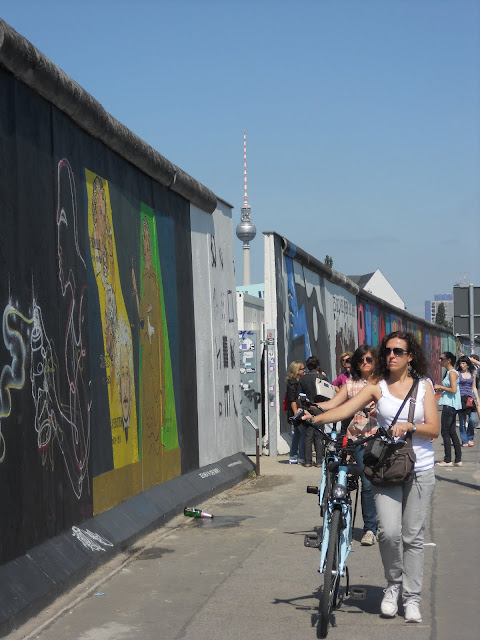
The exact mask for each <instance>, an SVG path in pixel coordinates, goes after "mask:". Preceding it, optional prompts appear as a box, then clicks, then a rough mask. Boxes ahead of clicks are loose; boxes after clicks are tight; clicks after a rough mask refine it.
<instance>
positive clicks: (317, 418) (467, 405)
mask: <svg viewBox="0 0 480 640" xmlns="http://www.w3.org/2000/svg"><path fill="white" fill-rule="evenodd" d="M440 363H441V365H442V366H443V367H444V369H445V374H444V376H443V378H442V380H441V384H434V382H433V381H432V379H431V378H430V377H429V373H428V363H427V359H426V357H425V354H424V352H423V350H422V347H421V345H420V344H419V342H418V341H417V339H416V338H415V336H413V335H412V334H410V333H408V332H401V331H396V332H393V333H391V334H389V335H388V336H385V337H384V338H383V340H382V342H381V344H380V346H379V348H378V350H376V349H374V348H373V347H372V346H370V345H366V344H364V345H361V346H360V347H358V348H357V349H356V350H355V352H353V353H352V352H345V353H342V354H341V356H340V364H341V372H340V374H339V375H338V377H337V378H336V379H335V380H333V382H332V383H331V384H332V385H333V387H334V388H335V392H336V393H335V395H334V396H333V397H332V398H331V399H326V398H323V399H322V398H319V397H318V396H316V389H317V387H316V383H315V379H316V378H320V377H322V378H323V379H325V378H326V376H325V374H324V373H323V372H321V368H320V363H319V361H318V358H316V357H310V358H309V359H307V361H306V365H307V367H305V365H304V364H303V363H302V362H298V361H296V362H293V363H291V365H290V367H289V370H288V375H287V394H288V414H289V416H293V415H295V414H296V413H297V411H298V409H299V408H300V407H301V406H302V402H303V406H304V407H305V406H307V405H308V410H306V411H305V415H304V419H306V422H305V423H300V424H296V425H295V426H294V427H293V429H294V432H293V435H292V444H291V448H290V458H289V461H290V463H291V464H304V465H305V466H306V467H309V466H312V461H313V457H312V453H313V449H314V450H315V456H316V458H315V464H316V466H320V465H321V461H322V457H323V447H322V442H321V437H317V435H316V434H318V430H317V429H316V428H315V427H313V426H312V425H313V424H319V425H324V424H334V423H336V424H337V428H338V425H339V423H341V429H342V430H343V431H344V432H347V434H348V435H349V436H351V437H352V438H353V439H355V438H358V437H360V436H366V435H369V434H371V433H374V432H375V431H376V430H377V428H378V427H379V426H380V427H385V428H390V427H391V431H392V435H393V436H394V437H396V438H400V437H406V436H408V437H410V438H411V440H412V445H413V451H414V453H415V465H414V473H413V474H412V477H411V478H410V479H409V480H408V481H407V482H406V483H405V484H402V485H397V486H378V485H375V486H374V485H372V484H371V483H370V482H369V480H368V479H367V478H366V476H365V474H364V473H362V475H361V504H362V515H363V521H364V532H363V537H362V539H361V544H362V545H364V546H372V545H374V544H375V542H376V541H378V544H379V549H380V555H381V559H382V563H383V567H384V574H385V579H386V581H387V586H386V588H385V590H384V596H383V599H382V602H381V605H380V610H381V614H382V615H383V616H384V617H395V616H396V614H397V611H398V602H399V599H400V598H401V600H402V602H403V610H404V615H405V621H406V622H421V621H422V617H421V612H420V602H421V590H422V579H423V562H424V560H423V555H424V551H423V538H424V529H425V524H426V519H427V513H428V508H429V505H430V503H431V499H432V495H433V489H434V485H435V474H434V466H435V464H436V465H438V466H441V467H443V466H451V467H453V466H461V465H462V460H461V458H462V447H471V446H473V439H474V432H475V416H476V412H477V408H478V407H480V401H479V395H478V389H477V386H478V380H479V377H480V359H479V358H478V357H476V356H475V355H471V356H470V357H467V356H465V355H461V356H460V357H459V358H458V360H457V359H456V358H455V355H454V354H452V353H451V352H449V351H445V352H442V354H441V356H440ZM412 389H415V394H416V402H415V403H414V407H415V410H414V413H413V418H412V417H411V416H412V414H411V413H410V415H409V413H408V403H407V405H405V407H403V408H401V407H402V406H403V404H404V398H405V397H406V395H407V394H408V393H410V392H411V390H412ZM305 398H306V399H307V400H309V402H308V403H304V399H305ZM312 402H313V403H314V405H312V404H310V403H312ZM437 402H438V406H437ZM439 407H441V411H442V413H441V433H442V438H443V444H444V449H445V456H444V460H443V461H439V462H437V463H435V460H434V450H433V440H434V438H437V437H438V435H439V433H440V424H439V419H438V408H439ZM400 409H401V410H400ZM399 410H400V413H399V414H398V411H399ZM396 414H398V418H396V420H395V419H394V417H396ZM457 420H458V427H459V433H460V439H461V443H462V444H460V440H459V438H458V435H457ZM392 422H393V423H394V424H393V426H391V425H392ZM452 445H453V449H454V452H455V458H454V461H452V453H451V449H452ZM363 453H364V445H357V446H356V447H355V454H354V456H355V461H356V463H357V464H358V465H359V466H361V467H362V469H363Z"/></svg>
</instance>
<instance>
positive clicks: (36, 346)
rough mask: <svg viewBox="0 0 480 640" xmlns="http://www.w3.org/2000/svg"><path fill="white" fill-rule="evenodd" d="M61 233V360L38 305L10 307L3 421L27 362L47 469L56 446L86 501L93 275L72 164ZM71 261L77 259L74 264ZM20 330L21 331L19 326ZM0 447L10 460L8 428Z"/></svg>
mask: <svg viewBox="0 0 480 640" xmlns="http://www.w3.org/2000/svg"><path fill="white" fill-rule="evenodd" d="M56 228H57V256H58V278H59V283H60V291H61V296H62V304H61V306H60V312H61V313H60V317H61V325H62V336H63V339H64V342H63V344H62V347H61V358H58V357H57V353H56V349H55V345H54V342H53V339H52V338H51V337H49V336H48V335H47V331H46V329H45V324H44V320H43V316H42V310H41V308H40V306H39V304H38V302H37V300H36V299H34V300H33V302H32V304H31V315H30V316H29V317H27V316H26V315H24V314H22V313H21V312H20V311H19V310H18V309H16V308H15V307H13V306H12V305H11V304H9V305H7V307H6V308H5V310H4V315H3V338H4V344H5V346H6V347H7V349H8V350H9V352H10V354H11V355H12V363H11V365H7V366H6V367H4V368H3V370H2V373H1V383H2V384H1V390H0V408H1V414H0V417H2V418H3V417H7V416H8V415H10V411H11V405H12V401H11V394H10V389H11V388H15V389H22V388H23V387H24V384H25V366H26V363H27V362H28V363H29V368H30V375H29V378H30V385H31V396H32V399H33V405H34V411H35V418H34V427H35V431H36V439H37V447H38V451H39V453H40V456H41V461H42V465H43V466H47V467H48V466H50V468H52V469H53V466H54V452H53V445H54V443H56V444H57V445H58V447H59V449H60V451H61V455H62V458H63V463H64V467H65V469H66V471H67V475H68V478H69V480H70V484H71V487H72V489H73V492H74V494H75V496H76V497H77V498H80V497H81V495H82V490H83V485H84V481H85V478H87V477H88V459H89V452H90V393H89V386H90V383H89V379H88V369H89V367H88V360H87V357H86V349H85V332H86V328H85V313H86V311H85V308H84V306H85V299H86V284H85V280H86V274H85V262H84V260H83V258H82V256H81V252H80V247H79V239H78V221H77V200H76V191H75V183H74V180H73V173H72V170H71V167H70V165H69V163H68V161H67V160H65V159H63V160H61V161H60V162H59V163H58V166H57V210H56ZM72 256H74V258H73V259H72V261H71V263H69V261H70V259H71V257H72ZM79 265H80V266H79ZM82 267H83V268H82ZM14 323H16V324H17V325H18V328H14V327H13V324H14ZM62 383H64V384H63V387H62ZM0 447H1V448H0V461H3V459H4V456H5V440H4V436H3V434H2V432H1V422H0Z"/></svg>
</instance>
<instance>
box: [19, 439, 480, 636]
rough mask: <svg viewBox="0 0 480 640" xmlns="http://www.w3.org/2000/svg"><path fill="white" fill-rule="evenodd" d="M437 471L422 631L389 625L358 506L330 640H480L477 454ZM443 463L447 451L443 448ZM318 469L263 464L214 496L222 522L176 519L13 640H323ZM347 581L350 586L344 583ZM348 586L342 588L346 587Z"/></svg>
mask: <svg viewBox="0 0 480 640" xmlns="http://www.w3.org/2000/svg"><path fill="white" fill-rule="evenodd" d="M479 434H480V432H479V431H476V436H477V441H476V443H475V447H473V448H470V449H463V453H464V466H463V467H461V468H454V469H445V468H438V467H437V471H436V473H437V486H436V489H435V494H434V500H433V505H432V509H431V512H430V516H429V520H428V525H427V530H426V536H425V543H426V546H425V576H424V592H423V601H422V614H423V622H422V624H417V625H415V624H405V622H404V620H403V617H401V616H400V615H398V616H397V617H396V618H395V619H392V620H386V619H382V618H380V616H379V614H378V611H379V602H380V600H381V597H382V595H383V593H382V590H383V588H384V587H385V583H384V578H383V571H382V566H381V562H380V556H379V553H378V545H375V546H374V547H361V546H360V544H359V540H360V538H361V535H362V528H361V527H362V525H361V509H360V507H359V509H358V514H357V522H356V527H355V540H356V543H355V544H354V552H353V553H352V554H351V555H350V557H349V562H348V566H349V569H350V583H351V586H352V587H355V589H356V590H357V592H358V593H359V595H364V596H365V599H352V598H347V599H343V601H342V603H341V606H340V608H339V609H338V610H337V611H336V612H335V616H334V626H332V627H331V629H330V632H329V636H328V637H329V638H346V637H348V638H351V639H352V640H367V639H368V640H377V639H378V640H380V638H381V639H382V640H384V638H385V636H388V637H389V640H397V639H400V638H401V639H402V640H409V639H410V638H415V639H416V640H427V639H434V640H447V639H451V638H455V639H456V640H476V639H477V638H478V637H479V631H478V629H479V622H480V614H479V613H478V608H477V601H478V596H479V595H480V589H479V585H480V581H479V572H478V570H479V567H480V563H479V559H480V558H479V550H478V549H479V544H478V535H479V532H480V510H479V509H478V497H479V488H480V464H479V462H480V459H479V448H478V441H479V440H480V438H479ZM435 447H436V450H437V454H438V455H437V459H438V460H440V459H441V457H442V455H441V452H442V445H441V439H439V440H437V441H436V444H435ZM318 476H319V470H318V469H316V468H311V469H305V468H304V467H297V466H295V465H289V464H288V462H287V457H286V456H280V457H276V458H268V457H262V458H261V476H260V477H259V478H250V479H248V480H245V481H243V482H241V483H240V484H239V485H237V486H236V487H233V488H232V489H229V490H227V491H225V492H223V493H221V494H219V495H217V496H216V497H214V498H211V499H209V500H208V501H205V502H204V503H203V504H202V505H201V506H202V507H203V508H204V509H205V510H207V511H210V512H212V513H213V514H214V515H215V517H214V519H213V520H211V521H210V520H200V521H198V520H192V519H187V518H185V517H183V516H177V517H175V518H174V519H173V520H171V521H170V522H169V523H168V524H167V525H165V526H163V527H161V528H159V529H158V530H156V531H154V532H153V533H151V534H149V535H148V536H146V537H144V538H143V539H141V540H140V541H138V543H136V544H135V546H134V547H133V548H131V549H129V550H128V552H125V553H123V554H120V555H119V556H117V557H116V558H114V559H113V560H112V561H110V562H109V563H108V564H107V565H105V566H103V567H102V568H101V569H99V570H98V571H97V572H96V573H94V574H92V575H91V576H90V577H89V578H88V580H86V581H85V582H83V583H82V584H81V585H79V586H78V587H76V588H75V589H74V590H72V591H71V592H70V593H69V594H67V595H66V596H63V597H62V598H60V599H59V600H57V601H56V602H55V603H54V605H52V606H51V607H49V609H48V610H46V611H44V612H43V613H42V614H41V615H40V616H37V618H36V619H35V620H33V621H30V622H29V623H28V624H27V625H25V626H24V627H22V628H21V629H19V630H17V631H14V632H12V633H11V634H10V636H8V637H9V638H11V640H19V639H20V638H24V639H26V638H28V639H30V638H32V639H33V638H38V640H60V639H62V640H64V639H65V638H68V639H69V640H93V639H95V640H123V639H127V638H128V639H130V638H141V639H145V640H150V639H153V638H155V639H156V640H159V639H160V640H178V639H180V638H182V639H185V640H193V638H195V640H207V639H208V640H220V639H221V640H240V639H245V638H247V639H248V640H250V639H251V640H253V639H257V638H258V639H261V640H273V639H275V640H284V639H285V640H286V639H287V638H288V640H291V639H293V638H302V640H303V639H305V638H312V639H313V638H317V637H319V635H318V622H319V616H318V596H319V586H320V584H321V576H319V574H318V573H317V565H318V551H317V550H315V549H308V548H306V547H304V546H303V537H304V534H305V533H306V532H309V531H311V530H312V528H313V527H314V526H315V525H317V524H319V522H320V519H319V515H318V507H317V503H316V497H315V496H313V495H310V494H307V493H306V490H305V487H306V485H307V484H315V483H316V481H317V478H318ZM343 584H344V583H343ZM342 591H343V589H342Z"/></svg>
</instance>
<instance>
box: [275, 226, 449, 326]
mask: <svg viewBox="0 0 480 640" xmlns="http://www.w3.org/2000/svg"><path fill="white" fill-rule="evenodd" d="M263 233H264V235H276V236H277V237H278V238H279V239H280V241H281V243H282V251H283V253H284V254H285V255H287V256H289V257H291V258H295V260H297V261H298V262H299V263H300V264H302V265H303V266H305V267H307V268H310V269H312V270H314V271H316V272H317V273H319V274H320V275H322V276H323V277H324V278H326V279H327V280H329V281H330V282H333V283H334V284H338V285H340V286H341V287H343V288H344V289H346V290H347V291H350V293H353V294H354V295H355V296H358V295H361V296H362V297H363V298H365V299H367V300H369V301H370V302H372V303H374V304H377V305H383V306H384V307H387V308H388V309H389V310H390V311H391V312H393V313H397V314H401V315H402V316H404V317H406V318H407V319H409V320H411V321H412V322H415V323H416V324H421V325H423V326H425V327H427V328H431V329H435V330H436V331H441V332H442V333H447V334H449V335H452V334H453V332H452V331H450V330H449V329H447V328H446V327H441V326H440V325H438V324H435V323H434V322H428V320H425V319H424V318H419V317H418V316H415V315H413V313H410V312H409V311H407V309H400V307H395V306H394V305H393V304H391V303H390V302H387V301H386V300H383V299H382V298H378V297H377V296H375V295H374V294H373V293H370V292H369V291H366V290H365V289H360V288H359V286H358V285H357V284H356V283H355V282H353V280H350V278H348V277H347V276H345V275H343V273H340V272H339V271H335V270H334V269H331V268H330V267H327V265H326V264H324V263H323V262H320V260H318V259H317V258H314V257H313V256H311V255H310V254H309V253H307V252H306V251H304V250H303V249H301V248H300V247H297V245H295V244H294V243H293V242H290V240H288V239H287V238H285V237H284V236H281V235H279V234H278V233H276V232H275V231H264V232H263Z"/></svg>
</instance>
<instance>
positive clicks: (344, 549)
mask: <svg viewBox="0 0 480 640" xmlns="http://www.w3.org/2000/svg"><path fill="white" fill-rule="evenodd" d="M338 435H339V434H338V432H337V431H336V430H335V429H332V432H331V433H330V438H331V439H332V442H329V443H328V445H327V447H326V452H325V457H324V460H323V463H322V481H321V484H320V489H319V492H318V499H319V506H320V508H321V509H322V508H323V535H322V543H321V547H320V564H319V569H318V571H319V573H323V572H324V571H325V563H326V557H327V551H328V544H329V541H330V521H331V518H332V514H333V511H334V510H340V511H341V513H342V518H341V523H342V530H341V535H340V549H339V558H338V572H339V574H340V576H341V577H343V576H344V575H345V565H346V561H347V558H348V556H349V554H350V551H351V550H352V542H353V523H352V509H351V504H352V501H351V498H350V492H349V490H348V487H347V482H348V467H349V465H348V463H347V462H346V461H345V460H344V459H343V458H345V454H343V455H340V456H339V455H338V454H337V452H336V446H335V443H336V441H337V438H338ZM330 463H335V464H338V469H337V470H336V471H335V472H334V471H330V470H329V468H328V467H329V464H330ZM329 474H331V476H332V478H333V479H334V482H333V483H332V484H331V486H330V487H329V491H330V495H329V496H325V491H326V489H327V479H328V475H329ZM334 487H337V488H338V489H337V493H338V494H340V493H341V494H342V495H337V496H335V495H334V492H333V489H334ZM342 489H343V491H342ZM325 499H326V500H325ZM325 503H326V507H327V508H326V509H325Z"/></svg>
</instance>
